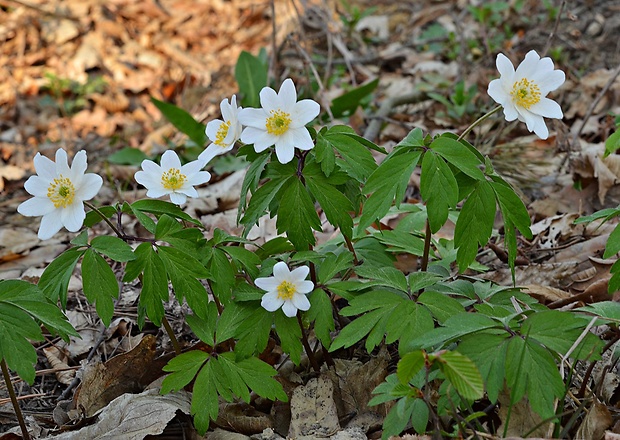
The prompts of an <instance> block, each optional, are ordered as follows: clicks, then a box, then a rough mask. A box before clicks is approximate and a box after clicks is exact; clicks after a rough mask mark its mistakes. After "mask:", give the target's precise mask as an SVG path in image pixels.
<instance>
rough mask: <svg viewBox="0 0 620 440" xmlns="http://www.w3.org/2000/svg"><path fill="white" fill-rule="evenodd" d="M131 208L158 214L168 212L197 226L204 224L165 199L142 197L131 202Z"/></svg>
mask: <svg viewBox="0 0 620 440" xmlns="http://www.w3.org/2000/svg"><path fill="white" fill-rule="evenodd" d="M131 208H132V209H133V210H135V211H141V212H149V213H151V214H155V215H157V216H161V215H162V214H168V215H169V216H171V217H174V218H178V219H181V220H185V221H188V222H190V223H193V224H195V225H197V226H202V223H200V220H196V219H195V218H193V217H192V216H190V215H189V214H187V213H185V211H183V210H182V209H181V208H179V207H178V206H177V205H175V204H174V203H171V202H167V201H165V200H155V199H142V200H138V201H136V202H133V203H132V204H131Z"/></svg>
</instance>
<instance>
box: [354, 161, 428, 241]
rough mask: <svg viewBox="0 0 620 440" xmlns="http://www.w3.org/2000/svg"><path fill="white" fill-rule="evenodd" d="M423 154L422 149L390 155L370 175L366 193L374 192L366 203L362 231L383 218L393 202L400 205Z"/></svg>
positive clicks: (361, 225) (362, 218)
mask: <svg viewBox="0 0 620 440" xmlns="http://www.w3.org/2000/svg"><path fill="white" fill-rule="evenodd" d="M421 154H422V152H421V151H411V152H407V153H404V154H398V155H393V156H390V157H388V158H387V159H386V160H384V161H383V162H382V163H381V165H380V166H379V167H378V168H377V169H375V170H374V171H373V173H372V174H371V175H370V176H369V177H368V181H367V182H366V184H365V185H364V194H370V193H372V194H371V196H370V197H369V198H368V200H367V201H366V203H365V204H364V210H363V212H362V216H361V218H360V225H359V227H358V228H359V230H360V231H361V230H363V229H366V228H367V227H368V226H369V225H370V224H371V223H372V222H373V221H375V220H377V219H379V220H380V219H381V218H383V217H384V216H385V214H387V212H388V210H389V208H390V206H392V203H393V202H395V203H396V206H399V205H400V202H401V201H402V199H403V197H404V193H405V190H406V189H407V185H408V183H409V178H410V177H411V173H413V170H414V169H415V167H416V166H417V164H418V161H419V160H420V155H421Z"/></svg>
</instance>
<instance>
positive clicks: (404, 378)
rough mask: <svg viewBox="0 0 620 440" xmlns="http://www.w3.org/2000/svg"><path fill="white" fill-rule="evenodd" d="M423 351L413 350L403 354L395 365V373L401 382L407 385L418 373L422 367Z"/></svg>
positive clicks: (423, 360)
mask: <svg viewBox="0 0 620 440" xmlns="http://www.w3.org/2000/svg"><path fill="white" fill-rule="evenodd" d="M424 362H425V358H424V352H423V351H422V350H415V351H412V352H411V353H407V354H406V355H404V356H403V357H402V358H401V359H400V361H398V365H397V367H396V375H397V376H398V380H400V382H401V383H403V384H405V385H407V384H409V381H410V380H411V379H412V378H413V376H415V375H416V374H418V372H419V371H420V370H422V368H423V367H424Z"/></svg>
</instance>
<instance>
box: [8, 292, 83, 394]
mask: <svg viewBox="0 0 620 440" xmlns="http://www.w3.org/2000/svg"><path fill="white" fill-rule="evenodd" d="M33 318H36V319H38V320H39V321H40V322H42V323H43V324H44V325H45V326H46V327H47V328H48V330H49V331H50V332H52V333H57V334H59V335H61V336H62V337H63V338H64V339H65V340H68V337H69V336H70V335H71V336H77V335H78V334H77V332H76V331H75V330H74V329H73V327H72V326H71V324H69V322H68V321H67V318H66V317H65V316H64V315H63V314H62V312H61V311H60V310H59V309H58V307H57V306H56V305H55V304H53V303H51V302H50V301H49V300H48V299H47V298H46V297H45V295H44V294H43V293H42V292H41V290H40V289H39V288H38V287H37V286H36V285H33V284H30V283H27V282H26V281H21V280H6V281H0V358H2V359H4V360H5V361H6V363H7V365H8V367H9V368H10V369H12V370H14V371H16V372H17V374H19V376H20V377H21V378H22V379H24V380H25V381H27V382H28V383H30V384H32V383H33V382H34V378H35V369H34V365H35V364H36V362H37V354H36V351H35V350H34V347H33V346H32V344H31V343H30V341H31V340H32V341H42V340H43V339H44V338H43V335H42V334H41V328H40V326H39V324H38V323H37V322H35V320H34V319H33Z"/></svg>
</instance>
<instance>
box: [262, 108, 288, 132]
mask: <svg viewBox="0 0 620 440" xmlns="http://www.w3.org/2000/svg"><path fill="white" fill-rule="evenodd" d="M289 125H291V115H290V114H288V113H285V112H283V111H281V110H271V116H269V117H268V118H267V121H266V123H265V128H267V133H269V134H274V135H276V136H280V135H283V134H284V133H286V132H287V130H288V126H289Z"/></svg>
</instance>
